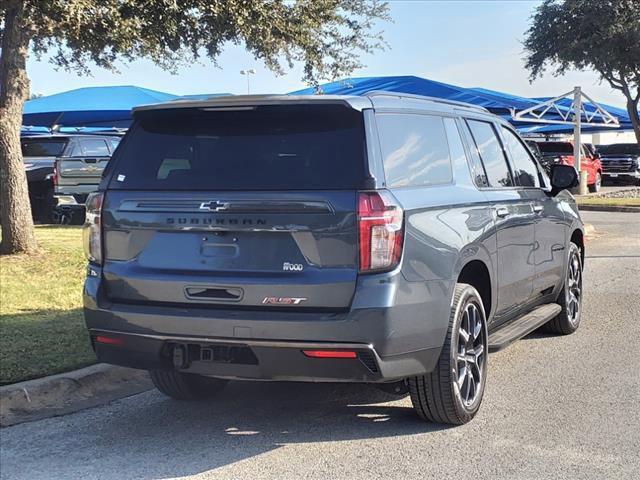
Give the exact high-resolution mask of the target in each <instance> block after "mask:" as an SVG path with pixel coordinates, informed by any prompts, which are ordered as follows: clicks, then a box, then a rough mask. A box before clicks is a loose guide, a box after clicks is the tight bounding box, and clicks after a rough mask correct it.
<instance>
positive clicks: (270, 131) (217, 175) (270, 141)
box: [110, 105, 365, 190]
mask: <svg viewBox="0 0 640 480" xmlns="http://www.w3.org/2000/svg"><path fill="white" fill-rule="evenodd" d="M364 152H365V143H364V126H363V121H362V114H361V113H360V112H358V111H355V110H352V109H350V108H346V107H342V106H336V105H286V106H284V105H279V106H259V107H255V108H242V109H237V110H219V111H213V109H212V110H205V109H199V110H195V109H167V110H156V111H149V112H140V113H139V114H137V115H136V122H135V125H134V126H133V128H132V129H131V130H130V131H129V133H128V134H127V140H126V142H125V143H123V144H122V146H121V147H120V148H118V151H117V152H116V156H115V162H116V164H115V166H114V170H113V176H112V178H113V180H112V181H111V185H110V186H111V188H117V189H136V190H145V189H147V190H148V189H158V190H162V189H165V190H292V189H294V190H295V189H297V190H304V189H353V188H360V187H361V186H362V184H363V180H364V164H365V156H364ZM118 178H120V179H121V180H118Z"/></svg>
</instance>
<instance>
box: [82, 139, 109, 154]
mask: <svg viewBox="0 0 640 480" xmlns="http://www.w3.org/2000/svg"><path fill="white" fill-rule="evenodd" d="M82 149H83V150H84V154H85V156H87V157H108V156H109V148H108V147H107V142H105V141H104V140H102V139H100V138H83V139H82Z"/></svg>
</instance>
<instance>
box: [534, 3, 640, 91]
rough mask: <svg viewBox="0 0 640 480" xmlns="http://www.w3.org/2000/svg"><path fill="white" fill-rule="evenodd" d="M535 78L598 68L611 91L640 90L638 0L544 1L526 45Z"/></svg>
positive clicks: (639, 19) (535, 17) (639, 14)
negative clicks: (549, 72)
mask: <svg viewBox="0 0 640 480" xmlns="http://www.w3.org/2000/svg"><path fill="white" fill-rule="evenodd" d="M524 46H525V49H526V51H527V58H526V60H527V64H526V65H527V68H528V69H529V70H530V71H531V77H532V79H533V78H536V77H538V76H540V75H541V74H542V73H543V72H544V71H545V68H546V67H547V66H549V65H553V66H554V68H555V70H554V73H555V74H557V75H561V74H563V73H565V71H567V70H568V69H577V70H585V69H594V70H596V71H598V72H599V73H600V74H601V75H602V78H603V79H605V80H607V81H608V82H609V83H610V84H611V86H612V87H613V88H616V89H618V90H623V88H624V86H625V85H626V86H627V88H635V89H638V87H640V0H565V1H557V0H545V2H544V3H542V5H540V6H539V7H538V8H537V10H536V12H535V14H534V16H533V23H532V26H531V28H530V29H529V30H528V31H527V32H526V40H525V43H524Z"/></svg>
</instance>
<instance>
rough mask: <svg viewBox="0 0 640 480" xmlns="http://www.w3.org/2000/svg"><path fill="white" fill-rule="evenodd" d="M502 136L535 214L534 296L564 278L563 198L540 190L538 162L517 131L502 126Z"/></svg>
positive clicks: (516, 175)
mask: <svg viewBox="0 0 640 480" xmlns="http://www.w3.org/2000/svg"><path fill="white" fill-rule="evenodd" d="M502 137H503V139H504V142H505V145H506V146H507V149H508V151H509V153H510V156H511V161H512V164H513V168H514V177H515V180H516V183H517V184H518V185H519V186H520V187H521V188H522V189H523V191H524V193H525V194H526V196H527V198H529V199H530V200H531V202H532V205H533V211H534V215H535V251H534V255H533V259H534V262H535V278H534V280H533V296H534V298H535V297H540V296H542V295H544V294H548V293H551V291H553V290H554V288H555V287H556V286H558V285H559V284H560V283H561V281H562V279H563V278H564V274H563V272H564V262H565V257H566V251H565V244H566V243H565V236H566V226H565V218H564V213H563V211H562V200H559V199H558V198H557V197H554V196H551V195H549V194H548V192H546V191H545V190H543V188H545V187H547V185H546V184H545V183H546V182H547V181H548V179H545V178H544V177H543V176H542V175H541V174H540V171H539V169H538V166H537V164H536V162H535V160H534V158H533V157H532V155H531V154H530V152H529V150H528V149H527V148H526V147H525V146H524V144H523V142H522V140H521V139H520V138H519V137H518V136H517V135H516V133H515V132H514V131H513V130H511V129H510V128H507V127H504V126H503V127H502Z"/></svg>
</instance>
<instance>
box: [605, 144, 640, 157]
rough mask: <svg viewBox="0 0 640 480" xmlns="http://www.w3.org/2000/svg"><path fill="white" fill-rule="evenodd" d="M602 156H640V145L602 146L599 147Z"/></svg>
mask: <svg viewBox="0 0 640 480" xmlns="http://www.w3.org/2000/svg"><path fill="white" fill-rule="evenodd" d="M598 153H600V154H601V155H640V144H637V143H616V144H613V145H602V146H601V147H598Z"/></svg>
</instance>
